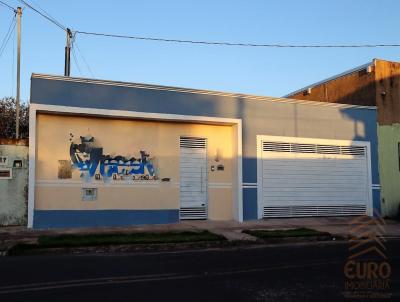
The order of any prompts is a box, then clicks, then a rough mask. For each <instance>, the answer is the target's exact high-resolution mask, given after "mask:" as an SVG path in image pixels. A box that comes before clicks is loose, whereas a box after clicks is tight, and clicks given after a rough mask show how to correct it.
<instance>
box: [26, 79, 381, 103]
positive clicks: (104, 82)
mask: <svg viewBox="0 0 400 302" xmlns="http://www.w3.org/2000/svg"><path fill="white" fill-rule="evenodd" d="M31 78H32V79H46V80H53V81H66V82H76V83H86V84H95V85H108V86H120V87H131V88H138V89H152V90H160V91H172V92H181V93H192V94H205V95H214V96H224V97H236V98H242V99H249V100H259V101H270V102H279V103H296V104H304V105H314V106H324V107H337V108H359V109H371V110H375V109H376V106H362V105H351V104H341V103H327V102H316V101H308V100H297V99H290V98H284V97H283V98H282V97H269V96H258V95H252V94H243V93H230V92H223V91H215V90H202V89H192V88H182V87H174V86H163V85H155V84H143V83H132V82H122V81H111V80H100V79H90V78H80V77H66V76H59V75H50V74H40V73H32V76H31Z"/></svg>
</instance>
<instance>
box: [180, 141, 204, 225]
mask: <svg viewBox="0 0 400 302" xmlns="http://www.w3.org/2000/svg"><path fill="white" fill-rule="evenodd" d="M207 187H208V186H207V140H206V139H205V138H199V137H181V138H180V219H207Z"/></svg>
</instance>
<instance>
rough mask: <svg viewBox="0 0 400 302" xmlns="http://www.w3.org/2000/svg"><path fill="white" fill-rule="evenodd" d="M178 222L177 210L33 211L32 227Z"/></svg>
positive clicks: (114, 225) (106, 225)
mask: <svg viewBox="0 0 400 302" xmlns="http://www.w3.org/2000/svg"><path fill="white" fill-rule="evenodd" d="M175 222H179V210H35V212H34V221H33V227H34V228H35V229H47V228H76V227H99V226H101V227H118V226H130V225H140V224H164V223H175Z"/></svg>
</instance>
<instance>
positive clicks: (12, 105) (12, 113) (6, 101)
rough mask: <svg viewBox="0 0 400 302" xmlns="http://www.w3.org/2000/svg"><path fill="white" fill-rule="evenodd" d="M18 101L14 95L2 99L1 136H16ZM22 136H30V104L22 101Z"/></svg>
mask: <svg viewBox="0 0 400 302" xmlns="http://www.w3.org/2000/svg"><path fill="white" fill-rule="evenodd" d="M15 117H16V102H15V99H14V98H12V97H4V98H2V99H0V138H15ZM19 133H20V138H27V137H29V104H27V103H21V106H20V114H19Z"/></svg>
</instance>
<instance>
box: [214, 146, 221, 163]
mask: <svg viewBox="0 0 400 302" xmlns="http://www.w3.org/2000/svg"><path fill="white" fill-rule="evenodd" d="M221 153H222V152H221V149H220V148H217V152H215V158H214V160H215V161H216V162H217V163H218V162H219V161H220V160H221Z"/></svg>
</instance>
